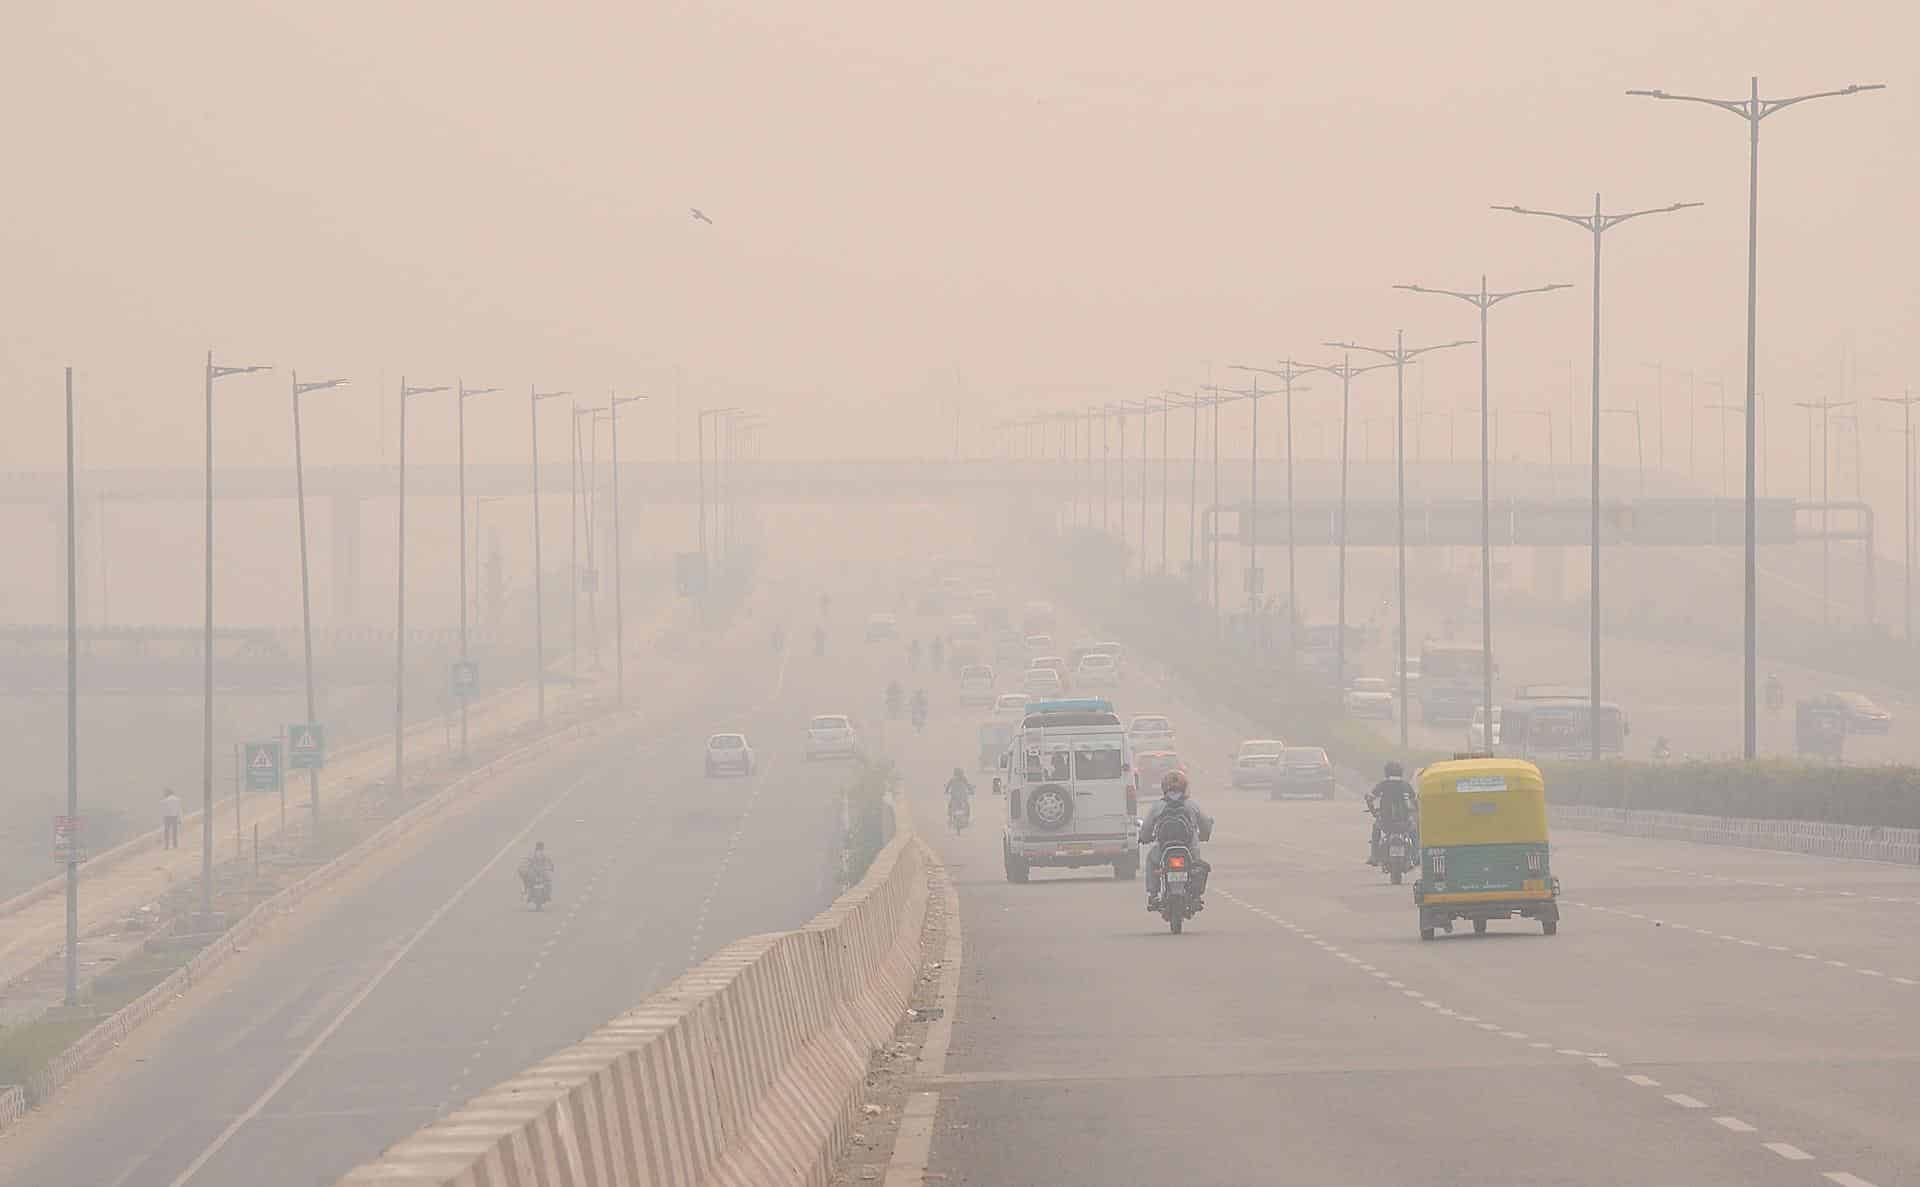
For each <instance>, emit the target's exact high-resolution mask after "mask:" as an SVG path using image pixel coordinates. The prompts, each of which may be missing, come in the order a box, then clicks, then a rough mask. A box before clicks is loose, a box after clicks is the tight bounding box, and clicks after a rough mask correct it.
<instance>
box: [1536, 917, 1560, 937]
mask: <svg viewBox="0 0 1920 1187" xmlns="http://www.w3.org/2000/svg"><path fill="white" fill-rule="evenodd" d="M1540 931H1541V933H1542V934H1544V935H1549V936H1557V935H1559V934H1560V921H1559V920H1558V919H1542V920H1541V921H1540Z"/></svg>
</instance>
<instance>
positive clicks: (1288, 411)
mask: <svg viewBox="0 0 1920 1187" xmlns="http://www.w3.org/2000/svg"><path fill="white" fill-rule="evenodd" d="M1229 365H1230V366H1232V367H1233V368H1234V369H1235V370H1238V371H1253V372H1256V373H1258V374H1261V375H1271V376H1273V377H1274V378H1276V379H1278V380H1279V381H1280V384H1281V387H1280V391H1281V394H1282V395H1284V396H1285V397H1286V403H1285V404H1284V405H1283V412H1284V415H1285V417H1286V422H1287V424H1286V429H1287V432H1286V436H1287V660H1288V662H1289V664H1290V665H1297V664H1298V663H1299V660H1300V647H1299V642H1298V640H1299V635H1300V609H1299V605H1300V599H1299V586H1298V585H1297V584H1296V583H1295V581H1294V578H1295V568H1294V548H1293V537H1294V519H1293V391H1294V386H1293V385H1294V381H1295V380H1297V379H1299V378H1300V377H1301V376H1302V375H1309V374H1312V373H1313V372H1315V371H1324V370H1325V369H1326V368H1324V367H1312V366H1295V365H1294V361H1293V360H1292V359H1290V358H1289V359H1287V360H1286V361H1285V362H1283V363H1281V365H1280V367H1279V369H1277V370H1276V369H1274V368H1272V367H1250V366H1247V365H1246V364H1244V363H1232V364H1229ZM1257 386H1258V385H1257V384H1256V387H1257ZM1300 390H1301V391H1308V390H1311V389H1309V388H1307V387H1306V386H1305V385H1302V386H1301V388H1300Z"/></svg>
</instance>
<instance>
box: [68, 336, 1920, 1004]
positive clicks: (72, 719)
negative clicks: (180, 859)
mask: <svg viewBox="0 0 1920 1187" xmlns="http://www.w3.org/2000/svg"><path fill="white" fill-rule="evenodd" d="M66 394H67V539H66V545H67V557H66V561H67V828H68V832H67V837H68V842H67V843H68V849H67V861H66V866H67V948H66V957H67V958H66V974H67V985H66V997H65V999H64V1000H65V1002H66V1004H67V1005H69V1006H75V1005H79V1004H80V837H81V834H80V831H79V819H80V621H79V615H78V611H79V606H80V602H79V598H78V596H77V594H76V593H75V589H74V585H75V582H74V577H75V576H77V573H76V570H77V569H78V568H79V566H78V565H77V564H76V563H75V562H76V561H77V559H78V552H79V547H80V545H79V541H78V540H77V539H76V538H75V536H74V528H75V527H76V526H78V525H77V520H78V518H79V516H78V510H79V508H78V504H77V502H76V501H75V499H74V475H73V368H72V367H68V368H67V370H66ZM209 551H211V550H209ZM1908 582H1909V586H1911V582H1912V578H1911V577H1909V578H1908ZM1908 600H1909V602H1911V600H1912V599H1908ZM169 794H171V793H169ZM169 824H170V826H171V827H172V828H173V829H174V830H176V832H177V831H178V829H179V826H180V821H179V819H178V818H177V817H175V818H173V819H172V820H171V821H170V822H169ZM172 840H174V841H175V842H178V840H179V838H178V836H175V837H173V838H172Z"/></svg>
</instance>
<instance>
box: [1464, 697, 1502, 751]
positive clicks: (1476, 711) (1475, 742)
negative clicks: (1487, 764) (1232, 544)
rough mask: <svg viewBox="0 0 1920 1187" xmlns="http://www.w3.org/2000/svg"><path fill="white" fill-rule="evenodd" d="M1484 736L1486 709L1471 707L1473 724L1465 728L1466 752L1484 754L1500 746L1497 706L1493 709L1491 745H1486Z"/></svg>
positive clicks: (1483, 706) (1485, 731)
mask: <svg viewBox="0 0 1920 1187" xmlns="http://www.w3.org/2000/svg"><path fill="white" fill-rule="evenodd" d="M1486 735H1487V707H1486V706H1485V705H1475V706H1474V707H1473V722H1472V724H1470V725H1468V726H1467V750H1468V751H1469V752H1471V753H1474V754H1484V753H1485V752H1487V751H1489V750H1491V749H1493V748H1494V746H1498V745H1499V744H1500V706H1498V705H1495V706H1494V707H1493V742H1492V744H1491V745H1489V744H1488V743H1487V740H1486Z"/></svg>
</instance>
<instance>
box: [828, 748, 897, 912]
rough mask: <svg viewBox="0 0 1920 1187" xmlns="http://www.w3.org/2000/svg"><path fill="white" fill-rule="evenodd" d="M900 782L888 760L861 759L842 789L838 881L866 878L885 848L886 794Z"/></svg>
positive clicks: (888, 831)
mask: <svg viewBox="0 0 1920 1187" xmlns="http://www.w3.org/2000/svg"><path fill="white" fill-rule="evenodd" d="M899 781H900V774H899V772H898V771H897V770H896V769H895V768H894V765H893V761H892V760H891V759H875V760H871V761H869V760H866V759H862V760H861V761H860V765H859V767H858V773H857V774H856V775H855V776H854V779H853V782H852V783H850V784H848V785H847V789H846V792H845V795H846V803H847V813H846V815H847V836H846V841H845V843H844V848H843V857H842V861H841V881H842V883H843V884H844V885H846V886H852V885H853V884H854V883H856V882H858V881H860V879H862V878H864V877H866V875H867V867H868V866H870V865H872V864H873V859H874V858H875V857H877V856H878V855H879V853H880V850H881V849H883V848H885V847H886V844H887V839H888V834H889V833H890V832H891V830H890V829H888V827H887V813H888V811H889V809H888V807H887V795H888V793H890V792H891V791H892V790H893V788H894V785H895V784H897V783H898V782H899Z"/></svg>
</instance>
